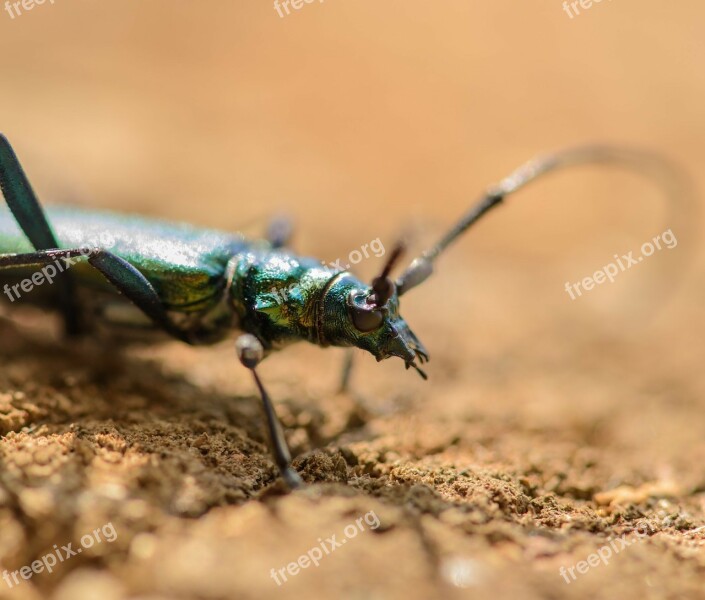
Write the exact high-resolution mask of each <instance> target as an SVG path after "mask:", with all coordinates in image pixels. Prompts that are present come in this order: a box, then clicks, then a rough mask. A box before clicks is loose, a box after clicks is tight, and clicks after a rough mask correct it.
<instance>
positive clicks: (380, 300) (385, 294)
mask: <svg viewBox="0 0 705 600" xmlns="http://www.w3.org/2000/svg"><path fill="white" fill-rule="evenodd" d="M405 250H406V244H405V243H404V242H403V241H399V242H397V244H396V245H395V246H394V250H392V253H391V254H390V255H389V258H388V259H387V262H386V263H385V265H384V268H383V269H382V272H381V273H380V274H379V275H378V276H377V277H375V278H374V279H373V280H372V291H373V292H374V295H373V296H372V297H371V298H370V300H371V304H374V305H375V306H377V307H378V308H382V307H383V306H385V305H386V304H387V302H388V301H389V299H390V298H391V297H392V296H393V295H394V291H395V286H394V282H393V281H392V280H391V278H390V277H389V274H390V273H391V272H392V269H393V268H394V265H396V263H397V262H398V261H399V259H400V258H401V257H402V255H403V254H404V251H405Z"/></svg>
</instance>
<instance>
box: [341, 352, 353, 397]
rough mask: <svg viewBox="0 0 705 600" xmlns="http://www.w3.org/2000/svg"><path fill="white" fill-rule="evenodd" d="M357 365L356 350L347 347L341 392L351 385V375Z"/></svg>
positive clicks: (342, 371)
mask: <svg viewBox="0 0 705 600" xmlns="http://www.w3.org/2000/svg"><path fill="white" fill-rule="evenodd" d="M354 366H355V350H354V349H353V348H346V349H345V358H344V359H343V368H342V370H341V372H340V392H341V393H345V392H347V391H348V388H349V387H350V376H351V375H352V371H353V367H354Z"/></svg>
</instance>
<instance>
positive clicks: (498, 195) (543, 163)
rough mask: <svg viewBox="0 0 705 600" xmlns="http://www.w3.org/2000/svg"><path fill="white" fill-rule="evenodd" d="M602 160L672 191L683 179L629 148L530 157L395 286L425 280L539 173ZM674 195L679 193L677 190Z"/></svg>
mask: <svg viewBox="0 0 705 600" xmlns="http://www.w3.org/2000/svg"><path fill="white" fill-rule="evenodd" d="M603 163H607V164H615V165H619V166H623V167H628V168H630V169H632V170H635V171H637V172H639V173H642V174H646V175H649V176H651V177H655V178H657V179H659V180H661V181H660V182H659V183H661V184H663V187H667V188H668V189H669V191H673V188H675V187H676V186H675V185H674V182H675V181H677V180H679V179H681V177H674V176H675V175H678V174H679V173H678V172H677V170H676V168H675V167H674V166H673V165H672V164H670V163H669V162H668V161H667V160H666V159H664V158H663V157H661V156H658V155H656V154H652V153H650V152H647V151H643V150H636V149H630V148H619V147H612V146H580V147H577V148H570V149H567V150H563V151H561V152H557V153H555V154H549V155H546V156H540V157H538V158H535V159H533V160H530V161H529V162H527V163H525V164H524V165H522V166H521V167H519V168H518V169H517V170H516V171H514V172H513V173H512V174H511V175H509V176H508V177H505V178H504V179H503V180H502V181H500V182H499V183H498V184H497V185H495V186H492V187H490V188H489V189H488V190H487V191H486V192H485V193H484V195H483V196H482V197H481V198H480V200H479V202H478V203H477V204H475V205H474V206H473V207H472V208H471V209H470V210H469V211H468V212H467V213H465V214H464V215H463V216H462V217H461V219H460V220H459V221H458V222H457V223H456V224H455V225H454V226H453V227H452V228H451V229H450V230H449V231H448V232H447V233H446V234H445V235H444V236H443V237H442V238H441V239H440V240H439V241H438V242H437V243H436V245H435V246H432V247H431V248H430V249H428V250H426V251H425V252H424V253H423V254H421V255H420V256H419V257H417V258H415V259H414V260H413V261H412V263H411V264H410V265H409V267H408V268H407V269H406V270H405V271H404V272H403V273H402V274H401V276H400V277H399V279H397V282H396V287H397V291H398V293H399V295H400V296H401V295H402V294H405V293H406V292H408V291H409V290H410V289H412V288H415V287H416V286H417V285H420V284H421V283H423V282H424V281H426V279H428V278H429V277H430V276H431V274H432V273H433V263H434V261H435V260H436V258H438V256H439V255H440V254H441V253H442V252H443V251H444V250H445V249H446V248H447V247H448V246H450V245H451V244H452V243H453V242H454V241H455V240H457V239H458V238H459V237H460V236H461V235H462V234H463V233H465V232H466V231H467V230H468V229H469V228H470V226H471V225H473V224H475V223H476V222H477V221H479V220H480V218H481V217H483V216H484V215H485V214H487V213H488V212H489V211H490V210H491V209H492V208H494V207H495V206H497V205H498V204H500V203H501V202H502V201H503V200H504V199H505V198H506V197H507V196H508V195H509V194H512V193H514V192H516V191H517V190H519V189H521V188H523V187H524V186H525V185H527V184H529V183H531V182H532V181H534V180H535V179H537V178H538V177H540V176H542V175H545V174H546V173H550V172H552V171H556V170H558V169H561V168H563V167H569V166H574V165H587V164H603ZM673 195H674V196H676V194H675V193H674V194H673Z"/></svg>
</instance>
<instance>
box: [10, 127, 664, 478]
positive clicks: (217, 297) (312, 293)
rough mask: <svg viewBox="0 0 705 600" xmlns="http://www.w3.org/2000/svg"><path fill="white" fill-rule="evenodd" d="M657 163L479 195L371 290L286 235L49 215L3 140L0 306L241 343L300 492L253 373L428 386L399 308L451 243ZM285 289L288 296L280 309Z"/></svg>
mask: <svg viewBox="0 0 705 600" xmlns="http://www.w3.org/2000/svg"><path fill="white" fill-rule="evenodd" d="M655 160H656V159H655V157H653V156H651V155H647V154H644V153H641V152H636V151H631V150H620V149H615V148H609V147H598V146H590V147H583V148H577V149H573V150H567V151H564V152H561V153H558V154H555V155H551V156H547V157H545V158H540V159H537V160H534V161H531V162H529V163H527V164H526V165H524V166H522V167H520V168H519V169H517V170H516V171H515V172H514V173H513V174H512V175H510V176H509V177H507V178H506V179H504V180H503V181H502V182H500V184H499V185H497V186H495V187H493V188H491V189H490V190H489V191H488V192H487V193H486V194H484V195H483V197H482V198H481V200H480V202H479V203H478V204H477V205H476V206H475V207H474V208H472V209H471V210H470V211H469V212H468V213H467V214H466V215H464V216H463V217H462V218H461V219H460V221H459V222H458V223H457V224H456V225H455V226H454V227H453V228H452V229H451V230H450V231H449V232H448V233H447V234H446V235H445V236H444V237H443V238H442V239H441V240H440V241H439V242H438V244H436V245H435V246H433V247H432V248H431V249H430V250H428V251H427V252H425V253H423V254H422V255H421V256H419V257H418V258H416V259H415V260H414V261H413V262H412V263H411V265H410V266H409V267H408V268H407V269H406V270H405V271H404V272H403V273H402V275H401V276H400V277H399V278H398V279H397V280H396V282H394V281H392V279H391V278H390V273H391V270H392V268H393V266H394V265H395V264H396V263H397V262H398V259H399V258H400V257H401V255H402V247H401V245H399V246H397V247H396V248H395V249H394V251H393V252H391V253H390V256H389V258H388V260H387V262H386V265H385V267H384V270H383V272H382V273H381V274H380V275H379V276H378V277H376V278H375V279H374V280H373V282H372V285H370V286H368V285H366V284H365V283H363V282H362V281H360V280H359V279H357V278H356V277H355V276H354V275H353V274H351V273H350V272H348V271H341V270H337V269H332V268H329V267H325V266H322V264H321V263H320V262H319V261H317V260H314V259H310V258H301V257H298V256H296V255H294V254H292V253H291V252H290V251H289V250H287V249H285V246H286V241H287V239H288V235H287V228H286V227H281V226H277V227H272V228H270V235H269V236H268V239H267V240H247V239H245V238H244V237H243V236H242V235H239V234H230V233H225V232H220V231H213V230H204V229H199V228H196V227H192V226H189V225H178V224H171V223H166V222H162V221H157V220H152V219H146V218H141V217H136V216H123V215H118V214H114V213H108V212H94V211H85V210H82V209H75V208H74V209H68V208H49V209H46V210H45V209H43V208H42V207H41V205H40V204H39V201H38V200H37V197H36V196H35V194H34V192H33V191H32V188H31V186H30V184H29V181H28V180H27V177H26V175H25V174H24V171H23V169H22V167H21V165H20V163H19V161H18V159H17V157H16V155H15V153H14V151H13V150H12V147H11V146H10V144H9V142H8V141H7V139H6V138H5V137H3V136H2V135H0V187H1V188H2V192H3V195H4V197H5V201H6V202H7V205H8V206H9V209H10V210H9V211H6V210H5V211H2V212H0V288H1V289H2V292H3V293H2V294H0V298H3V299H9V300H10V301H13V302H14V301H18V300H19V301H22V302H30V303H33V304H35V305H39V306H45V307H48V308H52V307H53V308H58V309H60V310H61V312H62V315H63V318H64V322H65V329H66V332H67V334H68V335H71V336H75V335H82V334H97V333H104V334H107V335H110V336H112V337H114V338H115V339H117V340H131V339H147V340H152V339H156V337H157V336H159V335H162V336H164V335H165V334H166V335H167V336H171V337H174V338H176V339H179V340H182V341H184V342H186V343H188V344H193V345H200V344H212V343H215V342H217V341H220V340H222V339H224V338H225V337H227V336H228V335H230V334H231V333H232V332H233V331H236V330H237V331H240V332H241V333H242V335H241V336H240V337H239V338H238V341H237V343H236V348H237V352H238V355H239V357H240V360H241V362H242V364H243V365H245V366H246V367H247V368H248V369H250V370H251V372H252V374H253V376H254V378H255V381H256V384H257V386H258V389H259V392H260V395H261V397H262V401H263V404H264V409H265V414H266V417H267V424H268V429H269V434H270V438H271V441H272V446H273V453H274V458H275V460H276V463H277V465H278V467H279V469H280V471H281V473H282V476H283V477H284V479H285V481H286V483H287V484H288V485H289V486H290V487H296V486H299V485H301V478H300V476H299V475H298V473H296V471H295V470H294V469H293V468H292V467H291V456H290V453H289V450H288V447H287V445H286V441H285V438H284V435H283V431H282V428H281V425H280V424H279V421H278V419H277V417H276V413H275V411H274V408H273V406H272V402H271V400H270V398H269V396H268V394H267V392H266V391H265V388H264V386H263V384H262V382H261V380H260V378H259V376H258V373H257V371H256V367H257V365H258V364H259V362H260V361H261V360H262V359H263V357H264V356H265V355H266V354H267V353H268V352H271V351H273V350H277V349H280V348H282V347H284V346H286V345H288V344H290V343H292V342H296V341H301V340H305V341H308V342H311V343H313V344H317V345H319V346H342V347H357V348H361V349H363V350H366V351H368V352H370V353H371V354H373V355H374V356H375V358H376V359H377V360H383V359H386V358H389V357H398V358H401V359H402V360H403V361H404V363H405V365H406V367H407V369H408V368H410V367H411V368H413V369H415V370H416V371H417V372H418V373H419V374H421V375H422V376H423V377H424V378H426V375H425V374H424V372H423V371H422V370H421V368H420V367H419V363H423V362H425V361H426V360H428V353H427V352H426V349H425V348H424V347H423V345H422V344H421V343H420V342H419V340H418V339H417V337H416V336H415V335H414V333H413V332H412V330H411V329H410V328H409V326H408V324H407V323H406V321H404V319H403V318H402V317H401V315H400V314H399V298H400V297H401V296H402V295H403V294H405V293H406V292H408V291H409V290H410V289H412V288H413V287H415V286H417V285H419V284H420V283H422V282H423V281H425V280H426V279H427V278H428V276H429V275H430V274H431V273H432V269H433V264H434V261H435V260H436V258H437V257H438V256H439V255H440V254H441V252H443V251H444V250H445V248H446V247H447V246H448V245H449V244H450V243H451V242H453V241H454V240H455V239H457V238H458V237H459V236H460V235H461V234H462V233H463V232H465V231H466V230H467V229H468V227H470V225H472V224H473V223H475V222H476V221H477V220H478V219H479V218H480V217H481V216H482V215H484V214H485V213H486V212H487V211H489V210H490V209H491V208H492V207H494V206H496V205H497V204H499V203H500V202H501V201H502V200H503V199H504V198H505V197H506V196H507V195H508V194H510V193H512V192H514V191H516V190H517V189H519V188H520V187H522V186H524V185H525V184H527V183H528V182H530V181H532V180H533V179H535V178H536V177H538V176H539V175H541V174H544V173H546V172H548V171H551V170H554V169H556V168H558V167H563V166H567V165H572V164H581V163H594V162H619V163H622V164H626V165H628V166H637V167H639V168H640V170H644V169H646V170H651V169H652V167H653V165H654V164H655V162H654V161H655ZM658 164H659V165H662V163H660V162H659V163H658ZM18 225H19V227H18ZM51 283H56V285H48V284H51ZM279 289H288V290H290V291H289V293H288V294H286V296H285V299H284V300H283V301H282V297H281V295H279V294H277V293H276V290H279Z"/></svg>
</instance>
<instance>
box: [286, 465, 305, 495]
mask: <svg viewBox="0 0 705 600" xmlns="http://www.w3.org/2000/svg"><path fill="white" fill-rule="evenodd" d="M282 478H283V479H284V482H285V483H286V485H287V487H288V488H289V489H291V490H298V489H301V488H302V487H305V486H306V484H305V483H304V480H303V479H301V475H299V474H298V473H297V472H296V471H294V469H292V468H291V467H286V468H285V469H284V470H283V471H282Z"/></svg>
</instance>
